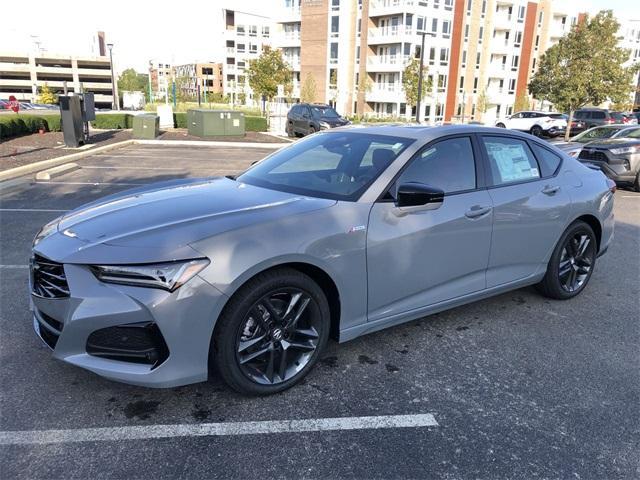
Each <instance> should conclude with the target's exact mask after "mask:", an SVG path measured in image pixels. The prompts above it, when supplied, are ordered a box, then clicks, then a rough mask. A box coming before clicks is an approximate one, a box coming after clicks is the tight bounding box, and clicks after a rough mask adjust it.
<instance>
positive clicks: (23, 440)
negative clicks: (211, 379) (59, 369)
mask: <svg viewBox="0 0 640 480" xmlns="http://www.w3.org/2000/svg"><path fill="white" fill-rule="evenodd" d="M437 426H438V422H436V419H435V418H434V416H433V415H432V414H430V413H426V414H418V415H385V416H375V417H343V418H317V419H313V418H311V419H306V420H274V421H262V422H230V423H200V424H178V425H145V426H129V427H105V428H79V429H71V430H28V431H5V432H0V445H44V444H49V443H76V442H104V441H119V440H146V439H152V438H171V437H204V436H224V435H256V434H271V433H301V432H323V431H335V430H376V429H388V428H417V427H437Z"/></svg>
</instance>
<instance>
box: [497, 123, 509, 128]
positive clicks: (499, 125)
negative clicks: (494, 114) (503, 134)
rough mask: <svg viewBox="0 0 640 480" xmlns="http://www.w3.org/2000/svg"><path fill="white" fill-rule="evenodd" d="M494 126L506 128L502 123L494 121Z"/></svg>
mask: <svg viewBox="0 0 640 480" xmlns="http://www.w3.org/2000/svg"><path fill="white" fill-rule="evenodd" d="M496 127H498V128H507V127H506V125H505V124H504V123H496Z"/></svg>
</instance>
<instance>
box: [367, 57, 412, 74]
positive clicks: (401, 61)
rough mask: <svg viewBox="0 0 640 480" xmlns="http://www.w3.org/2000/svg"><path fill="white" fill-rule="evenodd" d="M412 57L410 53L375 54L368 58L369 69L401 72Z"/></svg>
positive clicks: (369, 70)
mask: <svg viewBox="0 0 640 480" xmlns="http://www.w3.org/2000/svg"><path fill="white" fill-rule="evenodd" d="M410 58H411V57H410V56H409V55H373V56H371V57H368V58H367V71H368V72H400V71H402V70H403V69H404V66H405V65H406V63H407V62H408V61H409V59H410Z"/></svg>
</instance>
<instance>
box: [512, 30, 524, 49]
mask: <svg viewBox="0 0 640 480" xmlns="http://www.w3.org/2000/svg"><path fill="white" fill-rule="evenodd" d="M520 44H522V32H516V39H515V40H514V41H513V45H514V46H515V47H519V46H520Z"/></svg>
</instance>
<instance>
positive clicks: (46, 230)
mask: <svg viewBox="0 0 640 480" xmlns="http://www.w3.org/2000/svg"><path fill="white" fill-rule="evenodd" d="M60 218H62V217H58V218H56V219H55V220H52V221H50V222H49V223H47V224H46V225H45V226H43V227H42V228H41V229H40V231H39V232H38V233H37V234H36V236H35V238H34V239H33V246H34V247H35V246H36V245H37V244H38V243H40V241H41V240H43V239H44V238H47V237H48V236H49V235H51V234H52V233H54V232H55V231H57V230H58V222H59V221H60Z"/></svg>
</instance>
